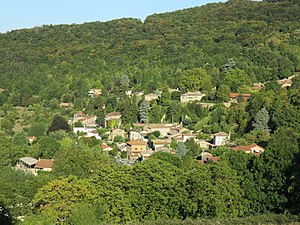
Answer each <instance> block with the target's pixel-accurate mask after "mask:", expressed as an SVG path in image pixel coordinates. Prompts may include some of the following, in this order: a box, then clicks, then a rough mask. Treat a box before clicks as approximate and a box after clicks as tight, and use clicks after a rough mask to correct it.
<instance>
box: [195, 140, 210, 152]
mask: <svg viewBox="0 0 300 225" xmlns="http://www.w3.org/2000/svg"><path fill="white" fill-rule="evenodd" d="M195 143H196V144H198V145H199V146H200V148H201V149H206V150H207V149H209V148H210V146H211V143H209V142H207V141H204V140H198V139H195Z"/></svg>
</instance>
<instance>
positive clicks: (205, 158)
mask: <svg viewBox="0 0 300 225" xmlns="http://www.w3.org/2000/svg"><path fill="white" fill-rule="evenodd" d="M209 161H211V162H217V161H220V158H219V157H214V156H213V155H212V154H210V153H208V152H202V153H201V154H200V160H199V162H200V163H201V164H206V163H208V162H209Z"/></svg>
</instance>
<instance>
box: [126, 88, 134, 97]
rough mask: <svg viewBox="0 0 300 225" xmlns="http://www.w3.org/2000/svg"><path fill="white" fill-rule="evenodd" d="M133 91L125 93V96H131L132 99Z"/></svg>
mask: <svg viewBox="0 0 300 225" xmlns="http://www.w3.org/2000/svg"><path fill="white" fill-rule="evenodd" d="M132 93H133V92H132V91H131V90H128V91H125V94H126V95H127V96H129V97H131V96H132Z"/></svg>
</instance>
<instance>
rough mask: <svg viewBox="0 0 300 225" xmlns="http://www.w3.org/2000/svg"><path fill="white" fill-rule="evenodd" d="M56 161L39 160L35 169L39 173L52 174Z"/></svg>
mask: <svg viewBox="0 0 300 225" xmlns="http://www.w3.org/2000/svg"><path fill="white" fill-rule="evenodd" d="M53 165H54V159H39V160H38V162H37V163H36V165H35V167H34V169H35V172H37V171H47V172H50V171H52V169H53Z"/></svg>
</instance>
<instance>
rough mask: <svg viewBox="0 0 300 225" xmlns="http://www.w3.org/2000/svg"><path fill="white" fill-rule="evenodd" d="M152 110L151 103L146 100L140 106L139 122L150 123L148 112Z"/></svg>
mask: <svg viewBox="0 0 300 225" xmlns="http://www.w3.org/2000/svg"><path fill="white" fill-rule="evenodd" d="M149 110H150V105H149V102H148V101H146V100H144V101H142V103H141V105H140V110H139V121H140V122H141V123H148V112H149Z"/></svg>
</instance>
